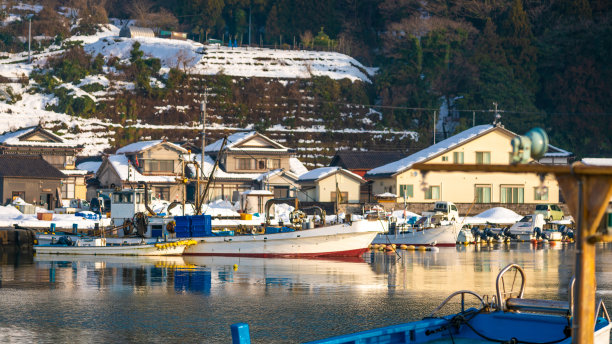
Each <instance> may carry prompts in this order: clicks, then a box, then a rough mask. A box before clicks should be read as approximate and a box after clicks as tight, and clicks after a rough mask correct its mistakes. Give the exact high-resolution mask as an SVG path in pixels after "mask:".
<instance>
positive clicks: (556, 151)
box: [544, 144, 573, 157]
mask: <svg viewBox="0 0 612 344" xmlns="http://www.w3.org/2000/svg"><path fill="white" fill-rule="evenodd" d="M572 155H573V154H572V152H568V151H566V150H564V149H561V148H559V147H556V146H553V145H551V144H549V145H548V151H547V152H546V154H544V156H545V157H556V156H560V157H562V156H568V157H569V156H572Z"/></svg>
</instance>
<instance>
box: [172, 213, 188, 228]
mask: <svg viewBox="0 0 612 344" xmlns="http://www.w3.org/2000/svg"><path fill="white" fill-rule="evenodd" d="M174 222H175V223H176V227H181V226H182V227H187V228H189V226H191V216H175V217H174Z"/></svg>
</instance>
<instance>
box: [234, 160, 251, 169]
mask: <svg viewBox="0 0 612 344" xmlns="http://www.w3.org/2000/svg"><path fill="white" fill-rule="evenodd" d="M252 161H253V160H252V159H250V158H237V159H236V169H237V170H252V169H253V166H252V164H251V163H252Z"/></svg>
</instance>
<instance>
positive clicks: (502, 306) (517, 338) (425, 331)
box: [232, 264, 612, 344]
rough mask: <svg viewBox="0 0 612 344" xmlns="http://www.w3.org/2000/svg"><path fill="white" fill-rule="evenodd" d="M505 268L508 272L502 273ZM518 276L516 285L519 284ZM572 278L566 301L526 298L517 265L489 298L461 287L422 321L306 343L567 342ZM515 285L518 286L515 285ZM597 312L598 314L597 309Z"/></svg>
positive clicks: (601, 324)
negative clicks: (454, 305) (452, 309)
mask: <svg viewBox="0 0 612 344" xmlns="http://www.w3.org/2000/svg"><path fill="white" fill-rule="evenodd" d="M507 273H508V277H506V274H507ZM517 278H520V289H518V286H519V281H518V279H517ZM573 281H574V280H572V283H570V287H569V294H570V295H569V300H570V301H569V302H562V301H552V300H539V299H525V298H524V297H523V294H524V289H525V273H524V272H523V269H522V268H521V267H519V266H518V265H516V264H510V265H508V266H506V267H505V268H504V269H502V270H501V271H500V273H499V275H498V276H497V280H496V291H495V295H494V298H491V300H493V301H492V302H487V300H488V298H483V297H482V296H480V295H479V294H476V293H475V292H472V291H468V290H460V291H457V292H454V293H453V294H451V295H450V296H449V297H448V298H446V299H445V300H444V301H443V302H442V303H441V304H440V306H438V307H437V308H436V309H435V310H434V311H433V312H432V313H431V314H430V315H429V316H427V317H425V318H424V319H423V320H420V321H414V322H409V323H405V324H399V325H394V326H388V327H383V328H379V329H373V330H368V331H363V332H358V333H353V334H347V335H342V336H337V337H332V338H327V339H321V340H317V341H314V342H311V343H310V344H349V343H446V342H448V343H474V342H476V343H490V342H494V343H533V344H534V343H542V344H543V343H564V344H569V343H571V342H572V337H571V335H572V329H571V318H572V316H573V315H574V314H573V310H574V306H573V295H572V294H573V293H572V291H573V290H574V283H573ZM515 288H517V289H516V290H515ZM468 295H469V296H472V297H474V298H475V299H476V300H477V302H478V303H479V304H480V307H479V308H469V309H465V307H464V302H465V297H466V296H468ZM458 296H459V297H460V302H461V311H460V312H459V313H456V314H451V315H448V316H436V314H437V313H438V312H439V311H440V310H441V309H442V308H444V306H445V305H446V304H448V302H449V301H450V300H451V299H453V298H455V297H458ZM596 312H597V313H596V319H595V326H594V328H593V329H591V332H592V333H593V335H594V343H596V344H604V343H605V344H608V343H609V342H610V329H611V328H612V324H611V323H610V317H609V316H608V312H607V310H606V307H605V305H604V303H603V302H602V300H600V301H599V302H598V303H597V311H596ZM600 313H601V314H602V317H599V314H600ZM232 337H233V343H241V344H246V343H250V338H249V333H248V325H247V324H234V325H232Z"/></svg>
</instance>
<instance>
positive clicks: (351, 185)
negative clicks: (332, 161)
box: [298, 166, 365, 203]
mask: <svg viewBox="0 0 612 344" xmlns="http://www.w3.org/2000/svg"><path fill="white" fill-rule="evenodd" d="M298 183H299V184H300V186H301V187H302V190H301V192H299V193H298V199H299V200H300V202H336V192H337V190H340V195H341V200H340V202H341V203H359V193H360V188H361V184H362V183H365V181H364V180H363V178H361V177H360V176H359V175H357V174H355V173H353V172H350V171H348V170H345V169H343V168H340V167H336V166H332V167H321V168H317V169H314V170H311V171H308V172H307V173H305V174H302V175H301V176H300V178H299V179H298Z"/></svg>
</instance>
